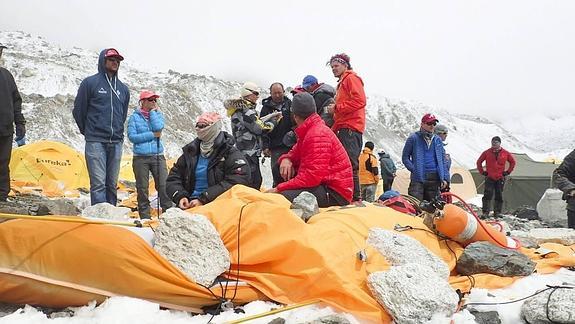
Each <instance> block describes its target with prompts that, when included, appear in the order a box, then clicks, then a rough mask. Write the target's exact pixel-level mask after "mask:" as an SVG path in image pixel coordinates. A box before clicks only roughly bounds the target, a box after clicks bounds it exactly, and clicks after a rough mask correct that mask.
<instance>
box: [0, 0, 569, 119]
mask: <svg viewBox="0 0 575 324" xmlns="http://www.w3.org/2000/svg"><path fill="white" fill-rule="evenodd" d="M0 12H2V14H1V19H0V29H1V30H22V31H25V32H28V33H31V34H33V35H38V36H42V37H44V38H46V39H47V40H48V41H50V42H53V43H56V44H61V45H63V46H67V47H72V46H77V47H83V48H87V49H91V50H94V51H98V50H100V49H101V48H104V47H115V48H117V49H118V50H119V51H120V53H122V54H123V55H124V57H125V58H126V60H130V61H132V60H133V61H136V62H138V63H140V64H141V65H145V66H148V67H150V68H152V69H157V70H161V71H167V70H168V69H174V70H177V71H179V72H182V73H194V74H204V75H213V76H216V77H219V78H223V79H228V80H236V81H239V82H243V81H247V80H251V81H255V82H257V83H258V84H259V85H260V86H262V87H267V86H269V84H270V83H272V82H274V81H280V82H283V83H284V84H286V85H291V86H294V85H296V84H300V83H301V80H302V78H303V77H304V76H305V75H307V74H313V75H315V76H316V77H318V78H319V79H320V81H325V82H327V83H330V84H332V85H335V84H336V79H335V78H334V77H333V75H332V74H331V71H330V69H329V68H328V67H326V62H327V60H328V59H329V57H330V56H331V55H333V54H335V53H340V52H345V53H347V54H349V55H350V56H351V65H352V66H353V68H354V70H355V71H356V72H357V73H358V74H359V75H360V76H361V77H362V78H363V80H364V82H365V87H366V91H367V92H368V94H381V95H384V96H387V97H392V98H401V99H408V100H415V101H420V102H423V103H425V104H429V105H433V106H437V107H441V108H445V109H448V110H450V111H454V112H461V113H473V114H477V115H485V116H489V117H494V116H497V115H502V114H503V115H506V116H507V115H517V114H530V113H540V112H546V113H550V114H561V113H570V114H573V113H574V112H575V91H574V87H575V63H574V60H575V19H573V17H574V14H575V1H572V0H553V1H536V0H513V1H504V0H499V1H495V0H482V1H479V0H459V1H442V0H439V1H438V0H435V1H429V0H413V1H409V0H398V1H387V0H381V1H338V0H334V1H304V2H302V1H297V2H288V1H281V2H280V1H233V2H232V1H217V0H211V1H168V0H166V1H152V0H138V1H134V0H122V1H115V2H102V1H97V2H94V1H83V0H82V1H81V0H77V1H74V0H67V1H65V0H50V1H45V0H43V1H42V0H35V1H33V0H19V1H13V0H0Z"/></svg>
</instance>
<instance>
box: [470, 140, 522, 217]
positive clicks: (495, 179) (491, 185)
mask: <svg viewBox="0 0 575 324" xmlns="http://www.w3.org/2000/svg"><path fill="white" fill-rule="evenodd" d="M483 162H485V169H484V168H483ZM507 165H509V166H508V167H507ZM514 168H515V158H514V157H513V154H511V153H509V152H508V151H507V150H505V149H503V148H502V147H501V138H500V137H499V136H494V137H493V138H492V139H491V147H490V148H489V149H487V150H485V151H484V152H483V153H481V155H480V156H479V158H478V159H477V171H479V173H481V174H482V175H484V176H485V184H484V191H483V199H482V202H483V207H482V209H483V215H484V216H487V215H489V212H490V210H491V199H494V202H493V214H494V216H499V215H501V210H502V209H503V187H504V186H505V177H507V176H508V175H509V174H511V172H513V169H514ZM494 194H495V197H494Z"/></svg>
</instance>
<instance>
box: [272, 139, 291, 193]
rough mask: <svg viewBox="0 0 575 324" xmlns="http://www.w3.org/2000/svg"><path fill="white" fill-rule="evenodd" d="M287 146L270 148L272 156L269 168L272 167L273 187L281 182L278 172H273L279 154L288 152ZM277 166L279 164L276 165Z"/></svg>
mask: <svg viewBox="0 0 575 324" xmlns="http://www.w3.org/2000/svg"><path fill="white" fill-rule="evenodd" d="M289 150H290V149H289V147H285V146H280V147H274V148H273V149H271V151H272V156H271V163H270V165H271V168H272V176H273V179H274V183H273V187H274V188H275V187H277V185H278V184H280V183H282V182H283V179H282V177H281V176H280V175H279V172H277V173H276V172H274V167H275V165H276V164H278V160H279V158H280V156H282V155H283V154H285V153H287V152H289ZM278 168H279V165H278Z"/></svg>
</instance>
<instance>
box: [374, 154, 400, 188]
mask: <svg viewBox="0 0 575 324" xmlns="http://www.w3.org/2000/svg"><path fill="white" fill-rule="evenodd" d="M378 155H379V166H380V168H381V179H382V180H383V192H386V191H388V190H391V186H392V185H393V179H395V175H396V174H395V173H396V172H397V168H396V167H395V163H393V160H392V159H391V157H390V156H389V154H388V153H385V151H383V150H382V151H379V153H378Z"/></svg>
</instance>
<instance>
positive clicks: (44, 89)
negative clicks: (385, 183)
mask: <svg viewBox="0 0 575 324" xmlns="http://www.w3.org/2000/svg"><path fill="white" fill-rule="evenodd" d="M0 42H1V43H4V44H7V45H8V46H9V47H10V48H9V49H7V50H5V51H4V56H3V59H4V61H5V64H4V65H5V67H6V68H8V69H9V70H10V71H11V72H12V73H13V74H14V76H15V78H16V82H17V84H18V87H19V89H20V91H21V93H22V94H23V98H24V103H25V104H24V114H25V116H26V118H27V120H28V124H27V128H28V135H27V139H28V141H35V140H39V139H53V140H59V141H63V142H65V143H68V144H70V145H71V146H73V147H74V148H76V149H78V150H80V151H83V146H84V141H83V138H82V136H81V135H80V133H79V132H78V130H77V127H76V125H75V122H74V120H73V118H72V113H71V111H72V107H73V102H74V96H75V94H76V91H77V88H78V86H79V84H80V82H81V81H82V79H84V78H85V77H87V76H89V75H92V74H94V73H96V71H97V56H98V53H95V52H92V51H88V50H84V49H80V48H61V47H59V46H57V45H54V44H50V43H48V42H46V41H45V40H43V39H41V38H39V37H34V36H30V35H28V34H26V33H23V32H3V31H0ZM120 50H121V49H120ZM262 73H264V72H262ZM119 75H120V79H121V80H122V81H124V82H125V83H126V84H127V85H128V86H129V87H130V91H131V96H132V101H131V105H130V107H131V108H135V107H136V105H137V96H138V94H139V91H140V90H141V89H146V88H149V89H154V90H156V91H157V92H158V93H159V94H160V95H161V96H162V97H161V99H160V103H159V104H160V107H161V109H162V110H163V111H164V114H165V116H166V125H167V126H166V129H165V130H164V134H163V139H164V142H165V143H166V151H167V156H168V157H170V158H175V157H177V156H178V155H179V154H180V152H181V149H180V148H181V147H182V146H183V145H185V144H186V143H187V142H189V141H190V140H191V139H193V138H194V134H193V125H194V121H195V118H196V117H197V116H198V115H199V114H200V113H201V112H203V111H218V112H220V113H221V114H222V115H224V116H225V110H224V108H223V104H222V102H223V101H224V100H225V99H227V98H232V97H235V96H237V95H238V93H239V91H238V89H239V87H240V84H239V83H237V82H229V81H225V80H220V79H216V78H213V77H206V76H200V75H193V74H182V73H178V72H175V71H171V70H170V71H168V72H157V71H150V70H149V69H148V68H147V67H145V66H140V65H138V63H134V62H132V61H130V60H129V59H126V60H125V61H124V62H122V65H121V67H120V74H119ZM260 86H261V87H262V89H264V93H263V95H264V96H263V98H265V96H267V94H266V93H265V88H266V87H267V85H260ZM367 102H368V104H367V130H366V133H365V136H364V140H372V141H374V142H375V143H376V150H380V149H385V150H386V151H388V152H390V153H391V155H392V157H394V158H395V159H396V160H397V161H399V158H400V156H401V150H402V148H403V144H404V142H405V139H406V138H407V136H408V135H409V134H410V133H411V132H412V131H414V130H416V129H417V128H418V127H419V126H418V125H419V120H420V118H421V116H422V115H423V114H425V113H426V112H432V113H435V114H436V115H437V116H438V118H439V120H440V121H441V122H442V123H445V124H446V125H447V126H448V127H449V129H450V134H449V137H448V143H449V144H448V146H447V150H448V151H449V152H450V153H451V156H452V158H453V159H454V161H455V163H456V164H460V165H463V166H465V167H473V166H474V164H475V160H476V158H477V157H478V155H479V154H480V152H481V151H483V150H485V149H486V148H488V147H489V145H490V139H491V137H492V136H495V135H499V136H501V137H502V138H503V146H504V147H505V148H507V149H509V150H511V151H514V152H526V153H529V154H532V155H537V156H539V157H546V156H547V153H546V152H549V151H557V150H561V149H563V151H567V152H568V149H569V145H572V143H573V141H572V140H571V141H570V142H569V137H568V138H567V139H566V140H565V141H564V142H561V141H556V140H554V138H555V137H553V132H552V130H553V129H555V127H556V126H555V124H556V123H555V122H556V120H545V121H546V122H549V125H548V126H546V127H547V129H549V133H548V134H547V133H546V134H545V136H550V137H548V140H547V141H549V142H552V143H554V145H555V144H557V147H555V146H554V147H553V148H552V149H546V148H545V147H544V145H541V143H540V141H536V142H533V143H532V142H530V141H526V140H531V139H532V138H533V137H532V136H531V134H528V133H525V132H524V130H525V127H521V125H520V124H514V123H513V122H511V123H505V124H502V125H500V124H497V123H494V122H492V121H490V120H488V119H485V118H482V117H476V116H468V115H458V114H454V113H451V112H448V111H445V110H441V109H437V108H434V107H429V106H426V105H424V104H420V103H415V102H408V101H402V100H395V99H389V98H386V97H383V96H381V95H370V96H369V97H368V101H367ZM571 121H573V119H571ZM565 125H567V124H565ZM225 127H226V128H227V129H228V130H229V129H230V127H229V120H227V119H226V126H225ZM541 127H542V126H539V128H541ZM565 127H567V126H565ZM520 130H521V132H520ZM516 132H517V134H521V137H516V136H515V134H516ZM570 138H572V137H570ZM523 143H529V146H528V145H525V144H523ZM558 143H560V145H559V144H558ZM125 152H126V153H130V152H131V144H130V143H129V142H128V141H127V140H126V141H125ZM266 165H267V164H266Z"/></svg>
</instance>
